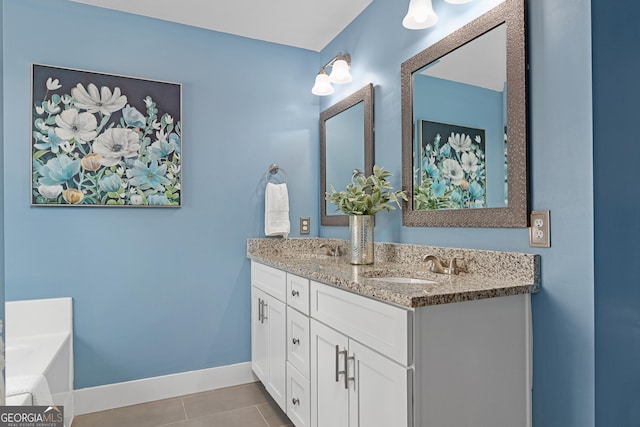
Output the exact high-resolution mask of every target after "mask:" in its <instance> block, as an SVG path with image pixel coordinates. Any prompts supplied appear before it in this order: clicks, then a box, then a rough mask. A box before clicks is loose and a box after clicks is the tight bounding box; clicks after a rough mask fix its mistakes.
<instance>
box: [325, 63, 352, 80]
mask: <svg viewBox="0 0 640 427" xmlns="http://www.w3.org/2000/svg"><path fill="white" fill-rule="evenodd" d="M351 80H352V78H351V73H350V72H349V64H347V61H345V60H344V59H338V60H337V61H335V62H334V63H333V66H332V67H331V74H330V75H329V81H330V82H331V83H351Z"/></svg>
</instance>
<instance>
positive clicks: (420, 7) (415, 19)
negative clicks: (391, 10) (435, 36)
mask: <svg viewBox="0 0 640 427" xmlns="http://www.w3.org/2000/svg"><path fill="white" fill-rule="evenodd" d="M437 22H438V15H436V12H435V11H434V10H433V4H432V3H431V0H411V1H410V2H409V10H408V11H407V15H406V16H405V17H404V19H403V20H402V25H403V26H404V27H405V28H408V29H410V30H422V29H424V28H429V27H432V26H434V25H436V23H437Z"/></svg>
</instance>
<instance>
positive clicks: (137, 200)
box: [131, 194, 142, 206]
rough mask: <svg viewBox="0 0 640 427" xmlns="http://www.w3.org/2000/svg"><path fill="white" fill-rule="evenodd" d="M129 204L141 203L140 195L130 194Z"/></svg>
mask: <svg viewBox="0 0 640 427" xmlns="http://www.w3.org/2000/svg"><path fill="white" fill-rule="evenodd" d="M131 204H132V205H136V206H138V205H141V204H142V196H141V195H139V194H132V195H131Z"/></svg>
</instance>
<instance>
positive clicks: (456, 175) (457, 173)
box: [442, 159, 464, 185]
mask: <svg viewBox="0 0 640 427" xmlns="http://www.w3.org/2000/svg"><path fill="white" fill-rule="evenodd" d="M442 176H443V177H445V178H448V179H450V180H451V183H452V184H454V185H460V180H461V179H462V178H464V171H463V170H462V167H461V166H460V164H459V163H458V162H456V161H455V160H453V159H444V161H443V162H442Z"/></svg>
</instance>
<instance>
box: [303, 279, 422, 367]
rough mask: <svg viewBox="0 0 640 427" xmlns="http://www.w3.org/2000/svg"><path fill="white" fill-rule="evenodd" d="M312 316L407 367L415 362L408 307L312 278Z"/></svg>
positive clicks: (410, 316) (411, 320) (411, 316)
mask: <svg viewBox="0 0 640 427" xmlns="http://www.w3.org/2000/svg"><path fill="white" fill-rule="evenodd" d="M311 317H312V318H314V319H317V320H319V321H321V322H323V323H324V324H326V325H328V326H331V327H332V328H334V329H336V330H338V331H340V332H342V333H344V334H345V335H347V336H349V337H350V338H353V339H355V340H357V341H359V342H361V343H362V344H364V345H366V346H368V347H370V348H372V349H374V350H376V351H378V352H380V353H382V354H384V355H385V356H387V357H389V358H391V359H393V360H395V361H397V362H398V363H400V364H402V365H404V366H408V365H410V364H411V363H412V353H413V349H412V348H411V342H412V339H411V338H412V334H413V330H412V322H413V313H412V312H411V311H409V310H404V309H402V308H399V307H395V306H392V305H390V304H386V303H384V302H381V301H376V300H374V299H371V298H367V297H364V296H360V295H356V294H353V293H351V292H347V291H344V290H341V289H338V288H335V287H333V286H328V285H323V284H322V283H318V282H314V281H312V282H311Z"/></svg>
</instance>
